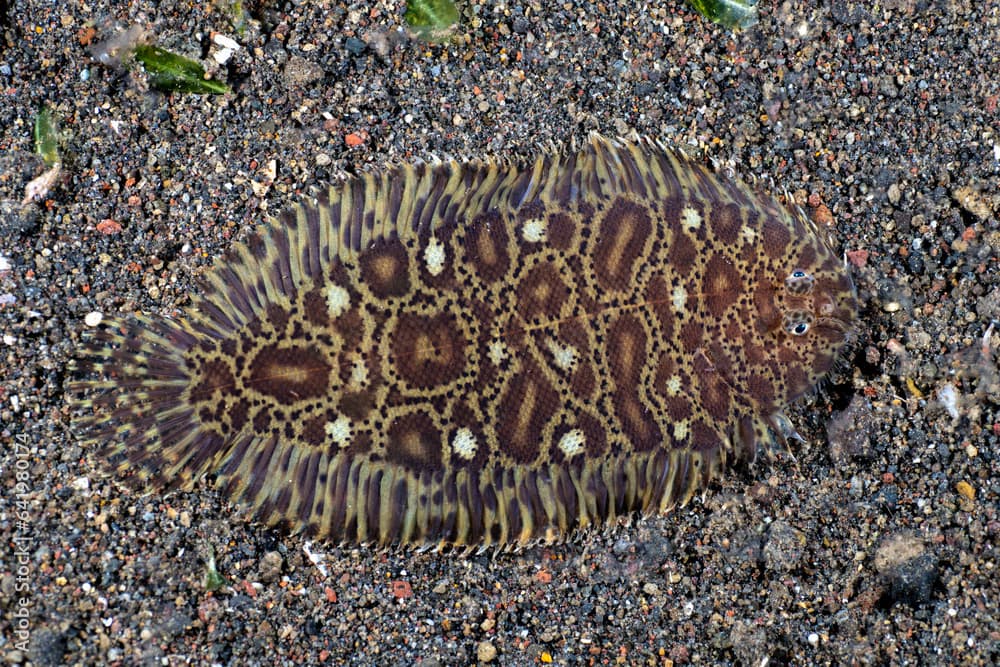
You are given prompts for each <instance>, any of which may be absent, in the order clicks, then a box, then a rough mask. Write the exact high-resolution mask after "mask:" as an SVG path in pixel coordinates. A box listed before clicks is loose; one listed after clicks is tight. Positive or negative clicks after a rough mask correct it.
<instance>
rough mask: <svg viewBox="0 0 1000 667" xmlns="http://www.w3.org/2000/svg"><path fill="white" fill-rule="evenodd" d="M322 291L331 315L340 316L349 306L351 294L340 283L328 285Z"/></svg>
mask: <svg viewBox="0 0 1000 667" xmlns="http://www.w3.org/2000/svg"><path fill="white" fill-rule="evenodd" d="M323 292H324V295H325V296H326V307H327V308H329V310H330V315H332V316H333V317H340V316H341V315H343V314H344V312H345V311H346V310H347V309H348V308H349V307H350V305H351V295H350V294H349V293H348V291H347V290H346V289H344V288H343V287H341V286H340V285H330V286H329V287H327V288H326V289H325V290H323Z"/></svg>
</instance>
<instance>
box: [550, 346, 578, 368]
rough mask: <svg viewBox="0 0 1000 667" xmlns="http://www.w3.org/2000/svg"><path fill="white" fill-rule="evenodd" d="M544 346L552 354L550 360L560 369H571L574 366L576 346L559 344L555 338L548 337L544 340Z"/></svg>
mask: <svg viewBox="0 0 1000 667" xmlns="http://www.w3.org/2000/svg"><path fill="white" fill-rule="evenodd" d="M545 347H547V348H548V350H549V352H550V353H551V354H552V360H553V361H555V362H556V366H558V367H559V368H560V369H561V370H564V371H571V370H573V368H574V367H576V355H577V352H576V348H575V347H573V346H572V345H560V344H559V343H558V342H556V341H555V340H553V339H551V338H549V339H548V340H546V341H545Z"/></svg>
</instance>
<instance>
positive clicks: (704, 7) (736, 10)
mask: <svg viewBox="0 0 1000 667" xmlns="http://www.w3.org/2000/svg"><path fill="white" fill-rule="evenodd" d="M687 3H688V4H689V5H691V6H692V7H694V8H695V10H697V11H698V13H699V14H701V15H702V16H704V17H705V18H707V19H708V20H710V21H713V22H715V23H718V24H720V25H723V26H725V27H727V28H731V29H737V28H739V29H745V28H749V27H750V26H752V25H754V24H756V23H757V0H687Z"/></svg>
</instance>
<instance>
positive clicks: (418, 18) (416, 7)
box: [403, 0, 458, 40]
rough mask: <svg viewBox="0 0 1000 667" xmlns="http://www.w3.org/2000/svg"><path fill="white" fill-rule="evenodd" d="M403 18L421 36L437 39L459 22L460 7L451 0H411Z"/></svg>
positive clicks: (407, 4)
mask: <svg viewBox="0 0 1000 667" xmlns="http://www.w3.org/2000/svg"><path fill="white" fill-rule="evenodd" d="M403 18H404V19H405V20H406V23H407V24H408V25H409V26H410V27H411V28H413V29H414V30H415V31H416V32H417V33H418V34H419V35H420V36H421V37H424V38H425V39H432V40H436V39H440V38H442V37H443V36H444V35H445V34H446V33H447V32H448V30H449V28H451V27H452V26H453V25H455V24H456V23H458V8H456V7H455V3H454V2H452V1H451V0H409V2H407V3H406V14H405V15H404V16H403Z"/></svg>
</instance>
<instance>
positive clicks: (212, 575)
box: [205, 547, 226, 593]
mask: <svg viewBox="0 0 1000 667" xmlns="http://www.w3.org/2000/svg"><path fill="white" fill-rule="evenodd" d="M225 585H226V578H225V577H223V576H222V575H221V574H219V571H218V570H217V569H216V568H215V548H214V547H209V551H208V562H207V563H205V590H206V591H208V592H209V593H214V592H215V591H217V590H219V589H220V588H222V587H223V586H225Z"/></svg>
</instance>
